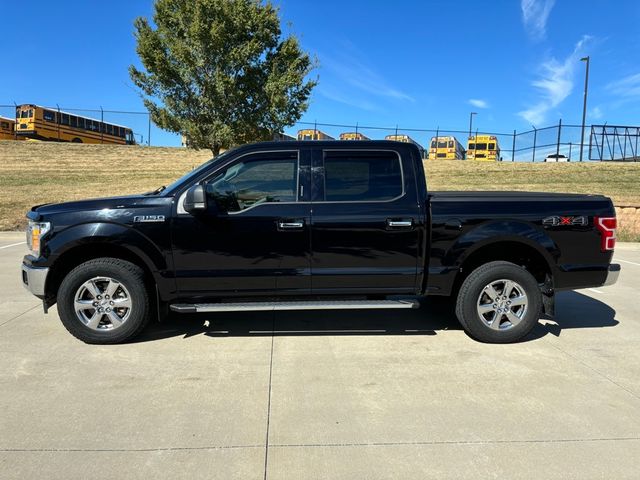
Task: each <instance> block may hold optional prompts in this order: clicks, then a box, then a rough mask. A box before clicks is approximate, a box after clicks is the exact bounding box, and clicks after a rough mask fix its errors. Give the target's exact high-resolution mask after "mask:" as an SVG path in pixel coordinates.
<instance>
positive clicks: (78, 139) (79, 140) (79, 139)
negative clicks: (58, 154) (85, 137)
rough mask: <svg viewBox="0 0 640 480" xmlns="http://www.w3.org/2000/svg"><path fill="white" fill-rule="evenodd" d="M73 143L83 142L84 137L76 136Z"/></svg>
mask: <svg viewBox="0 0 640 480" xmlns="http://www.w3.org/2000/svg"><path fill="white" fill-rule="evenodd" d="M71 143H82V139H81V138H78V137H76V138H74V139H73V140H71Z"/></svg>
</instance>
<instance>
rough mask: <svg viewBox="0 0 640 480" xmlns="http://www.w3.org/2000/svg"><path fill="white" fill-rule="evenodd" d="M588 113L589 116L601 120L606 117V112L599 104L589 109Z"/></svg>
mask: <svg viewBox="0 0 640 480" xmlns="http://www.w3.org/2000/svg"><path fill="white" fill-rule="evenodd" d="M588 114H589V118H590V119H592V120H600V119H601V118H602V117H604V113H603V111H602V109H601V108H600V107H599V106H595V107H593V108H592V109H591V110H589V112H588Z"/></svg>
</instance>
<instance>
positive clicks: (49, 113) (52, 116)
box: [42, 110, 56, 122]
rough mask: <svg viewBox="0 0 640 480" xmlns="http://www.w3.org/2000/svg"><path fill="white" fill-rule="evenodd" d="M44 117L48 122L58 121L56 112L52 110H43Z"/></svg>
mask: <svg viewBox="0 0 640 480" xmlns="http://www.w3.org/2000/svg"><path fill="white" fill-rule="evenodd" d="M42 118H43V119H44V120H45V121H47V122H55V121H56V116H55V113H53V112H52V111H50V110H43V112H42Z"/></svg>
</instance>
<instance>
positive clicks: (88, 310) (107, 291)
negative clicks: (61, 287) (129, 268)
mask: <svg viewBox="0 0 640 480" xmlns="http://www.w3.org/2000/svg"><path fill="white" fill-rule="evenodd" d="M73 308H74V310H75V312H76V316H77V317H78V319H79V320H80V321H81V322H82V323H83V324H84V325H86V326H87V327H89V328H90V329H92V330H98V331H102V330H114V329H116V328H118V327H120V326H122V324H123V323H124V322H126V321H127V319H128V318H129V316H130V315H131V296H130V295H129V291H128V290H127V289H126V288H125V286H124V285H123V284H122V283H120V282H118V281H117V280H114V279H113V278H110V277H94V278H92V279H90V280H87V281H86V282H84V283H83V284H82V285H81V286H80V288H78V290H76V295H75V298H74V302H73Z"/></svg>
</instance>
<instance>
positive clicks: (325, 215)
mask: <svg viewBox="0 0 640 480" xmlns="http://www.w3.org/2000/svg"><path fill="white" fill-rule="evenodd" d="M312 180H313V183H312V189H313V191H312V198H313V200H312V216H311V244H312V255H311V273H312V291H313V293H314V294H323V293H327V294H330V293H336V294H376V293H385V294H389V293H408V294H411V293H415V291H416V278H417V277H416V276H417V268H418V257H419V248H420V242H421V241H422V240H423V238H422V236H421V234H423V233H424V225H423V222H422V221H421V218H420V216H421V210H420V206H419V204H418V201H417V194H416V186H415V174H414V171H413V162H412V161H411V158H404V159H403V158H402V157H401V155H400V154H399V153H398V152H396V151H394V150H377V149H371V150H364V149H348V148H345V149H328V148H325V149H323V148H317V149H315V150H314V151H313V157H312Z"/></svg>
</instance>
